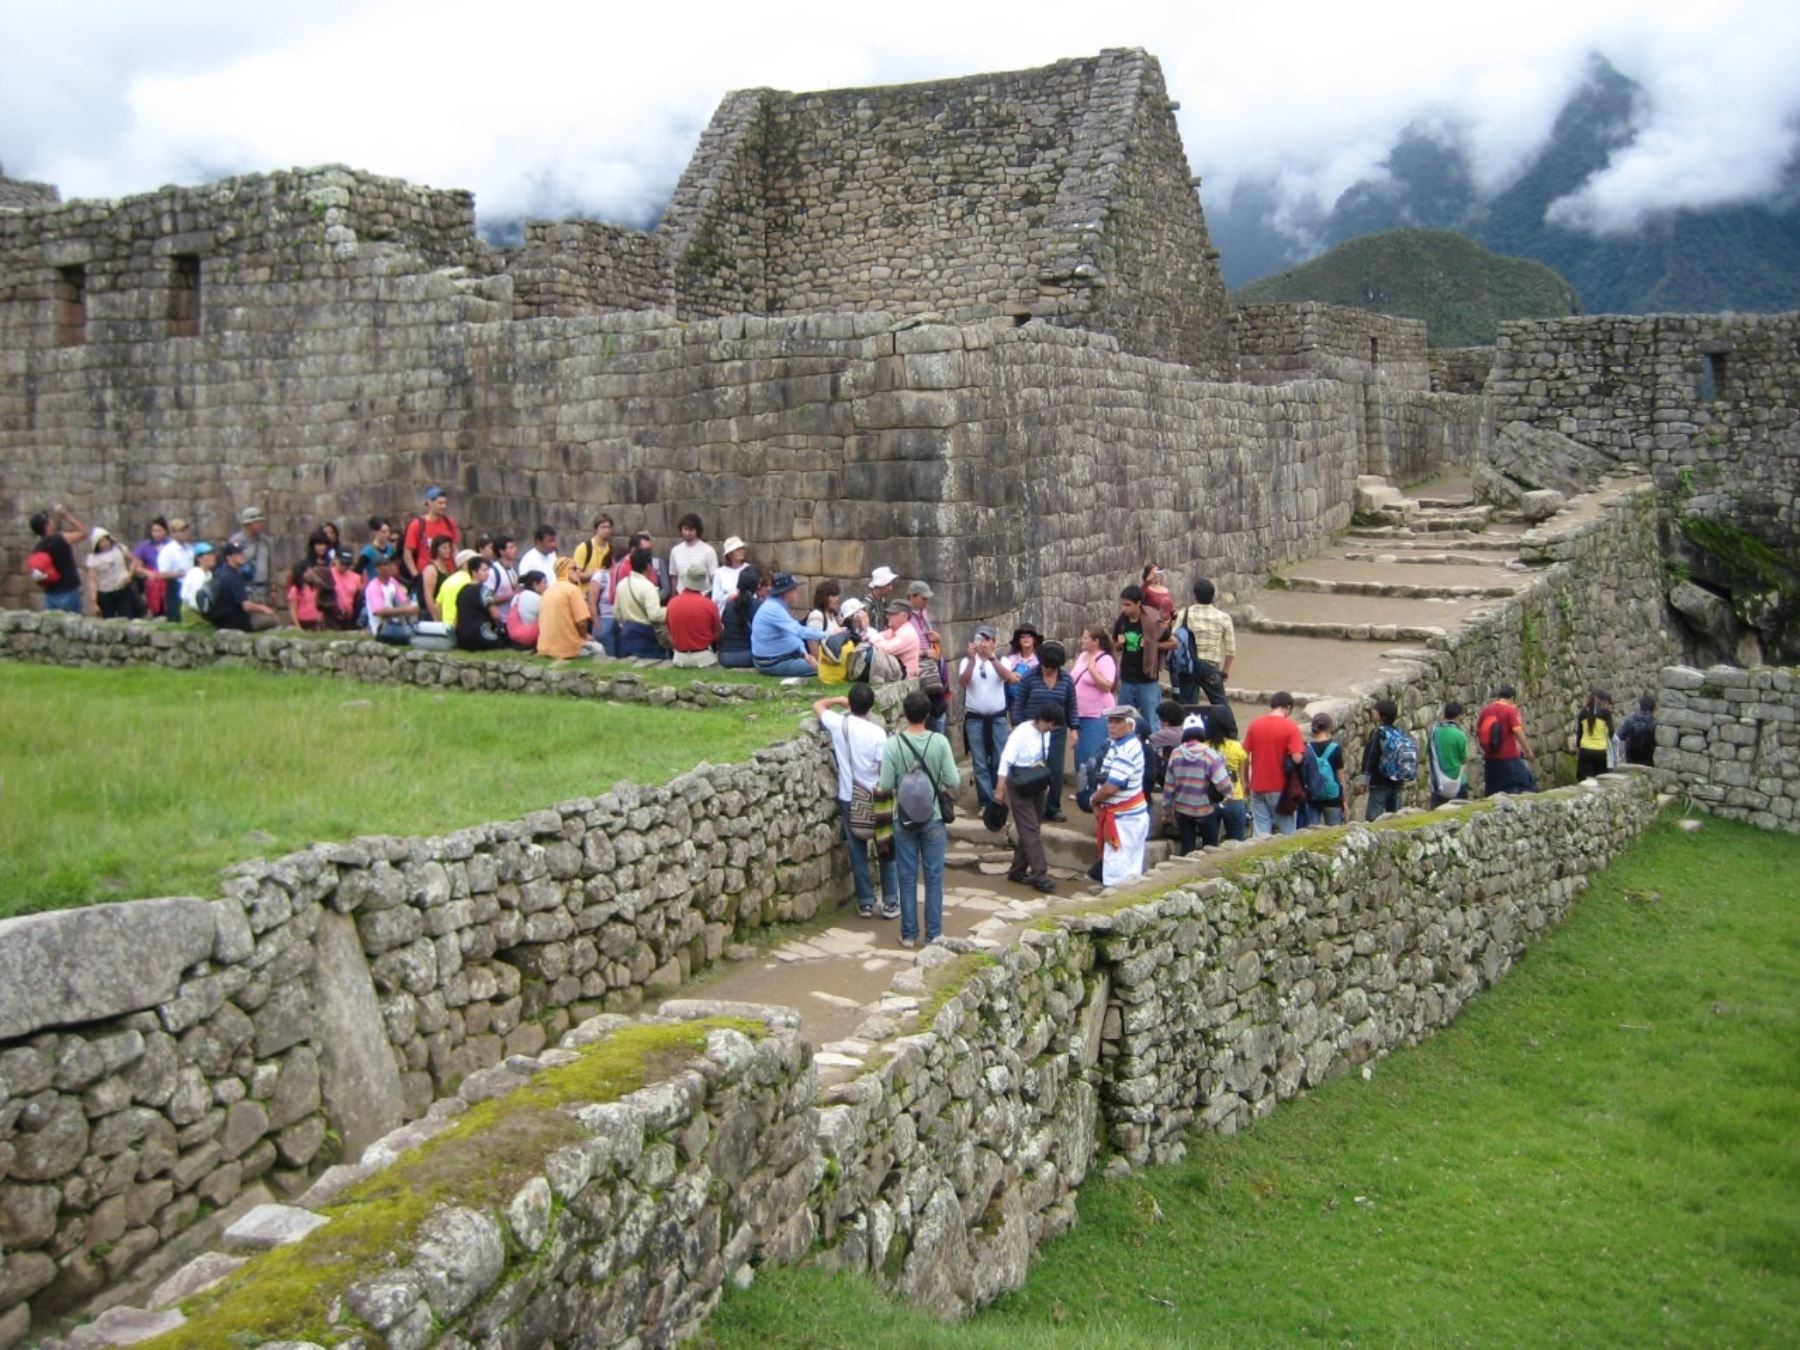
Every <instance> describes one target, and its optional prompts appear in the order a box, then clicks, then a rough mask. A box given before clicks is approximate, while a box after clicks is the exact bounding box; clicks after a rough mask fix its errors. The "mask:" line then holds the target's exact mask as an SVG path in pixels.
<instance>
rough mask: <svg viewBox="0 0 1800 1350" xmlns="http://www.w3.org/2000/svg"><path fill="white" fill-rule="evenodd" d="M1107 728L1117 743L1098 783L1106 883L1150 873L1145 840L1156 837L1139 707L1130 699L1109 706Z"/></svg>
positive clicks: (1098, 830)
mask: <svg viewBox="0 0 1800 1350" xmlns="http://www.w3.org/2000/svg"><path fill="white" fill-rule="evenodd" d="M1106 734H1107V735H1108V736H1109V737H1110V738H1111V740H1112V744H1111V745H1110V746H1108V747H1107V751H1106V758H1105V759H1103V760H1102V761H1101V762H1100V785H1099V786H1098V787H1097V788H1095V789H1094V839H1095V842H1096V844H1097V845H1098V846H1099V849H1100V883H1101V885H1103V886H1117V885H1120V884H1121V883H1123V882H1127V881H1130V880H1132V879H1133V878H1135V877H1140V876H1142V875H1143V874H1144V845H1145V844H1146V843H1147V842H1148V841H1149V838H1150V799H1149V798H1148V797H1146V796H1145V795H1144V743H1143V741H1141V740H1140V739H1138V711H1137V709H1136V708H1135V707H1133V706H1132V705H1131V704H1129V703H1119V704H1115V705H1114V706H1113V707H1111V708H1109V709H1107V713H1106Z"/></svg>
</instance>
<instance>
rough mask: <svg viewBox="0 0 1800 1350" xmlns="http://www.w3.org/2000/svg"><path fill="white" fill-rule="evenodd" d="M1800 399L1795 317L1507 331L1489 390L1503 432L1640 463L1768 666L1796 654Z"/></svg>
mask: <svg viewBox="0 0 1800 1350" xmlns="http://www.w3.org/2000/svg"><path fill="white" fill-rule="evenodd" d="M1797 391H1800V314H1792V313H1790V314H1770V315H1737V314H1712V315H1647V316H1619V315H1603V316H1598V317H1593V318H1571V319H1555V320H1519V321H1512V322H1508V323H1505V324H1502V325H1501V328H1500V337H1499V341H1498V344H1497V347H1496V351H1495V361H1494V371H1493V376H1492V378H1491V379H1490V381H1489V383H1488V392H1489V394H1490V395H1491V396H1492V398H1493V400H1494V405H1495V416H1496V419H1497V421H1498V422H1499V423H1501V424H1504V423H1507V422H1511V421H1514V420H1517V421H1523V422H1528V423H1530V424H1532V425H1533V426H1535V427H1537V428H1538V429H1539V430H1542V431H1554V432H1559V433H1561V434H1562V435H1564V436H1568V437H1570V438H1572V439H1574V440H1576V441H1579V442H1581V443H1582V444H1584V445H1588V446H1592V447H1595V448H1597V449H1599V450H1601V451H1602V452H1605V453H1606V454H1608V455H1610V456H1611V457H1613V458H1615V459H1619V460H1630V461H1633V462H1636V463H1638V464H1642V465H1645V466H1646V467H1648V468H1649V470H1650V471H1651V473H1652V474H1653V475H1654V476H1655V478H1656V483H1657V487H1658V489H1659V490H1660V491H1661V492H1662V494H1663V498H1664V500H1665V502H1666V503H1667V504H1668V507H1669V509H1670V511H1671V514H1672V515H1674V516H1675V517H1676V524H1677V525H1679V526H1680V527H1681V529H1682V533H1684V534H1685V535H1686V536H1687V539H1688V541H1689V542H1690V543H1691V544H1694V545H1697V546H1698V548H1697V549H1695V550H1690V552H1691V554H1692V555H1693V562H1694V565H1695V568H1696V570H1697V571H1699V572H1701V573H1702V574H1703V575H1704V576H1705V578H1706V579H1707V580H1708V581H1710V582H1713V583H1714V584H1716V585H1717V586H1719V587H1720V588H1722V589H1725V590H1727V591H1729V592H1730V593H1731V594H1732V595H1733V596H1734V597H1735V598H1737V599H1738V600H1739V601H1740V604H1739V609H1740V616H1741V617H1743V618H1746V619H1748V620H1749V621H1751V622H1753V623H1755V624H1756V625H1757V626H1758V627H1760V628H1762V630H1763V640H1764V645H1765V648H1766V649H1767V650H1769V651H1770V652H1771V654H1772V655H1774V657H1775V658H1776V659H1787V658H1788V657H1789V656H1791V655H1792V654H1794V653H1796V652H1800V607H1796V605H1795V602H1794V601H1793V599H1792V592H1793V586H1794V573H1793V561H1792V560H1793V559H1794V558H1796V557H1800V393H1797ZM1696 526H1697V527H1696Z"/></svg>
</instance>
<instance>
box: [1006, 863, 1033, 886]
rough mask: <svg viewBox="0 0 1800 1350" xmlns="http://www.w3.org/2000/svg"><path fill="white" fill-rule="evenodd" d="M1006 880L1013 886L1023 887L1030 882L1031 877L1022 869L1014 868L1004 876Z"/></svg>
mask: <svg viewBox="0 0 1800 1350" xmlns="http://www.w3.org/2000/svg"><path fill="white" fill-rule="evenodd" d="M1006 879H1007V880H1008V881H1010V882H1012V884H1013V885H1015V886H1023V885H1024V884H1025V883H1026V882H1028V881H1030V880H1031V875H1030V873H1028V872H1026V870H1025V869H1024V868H1023V867H1015V868H1013V870H1012V871H1010V872H1008V873H1007V874H1006Z"/></svg>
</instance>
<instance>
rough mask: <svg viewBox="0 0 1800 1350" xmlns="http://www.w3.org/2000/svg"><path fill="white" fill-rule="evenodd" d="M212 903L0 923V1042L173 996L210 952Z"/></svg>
mask: <svg viewBox="0 0 1800 1350" xmlns="http://www.w3.org/2000/svg"><path fill="white" fill-rule="evenodd" d="M215 933H216V924H215V923H214V920H213V906H212V902H211V901H207V900H201V899H197V898H194V897H191V896H169V897H166V898H163V899H158V900H133V901H129V902H127V903H124V904H118V905H93V906H90V907H88V908H86V909H65V910H58V911H57V912H55V913H53V914H27V915H25V916H24V917H23V918H18V919H6V920H0V1040H9V1039H11V1038H12V1037H14V1036H25V1035H29V1034H30V1033H31V1032H33V1031H36V1030H38V1029H39V1028H40V1027H54V1026H64V1025H67V1024H70V1023H74V1022H93V1021H99V1020H100V1019H102V1018H107V1017H118V1016H120V1015H122V1014H124V1013H131V1012H138V1011H141V1010H142V1009H144V1008H153V1007H155V1006H156V1005H157V1004H158V1003H161V1002H163V1001H164V1000H166V999H169V998H172V997H173V996H174V994H175V988H176V986H177V984H179V983H180V980H181V972H182V971H183V970H185V969H187V968H188V967H189V966H191V965H193V964H194V963H195V962H196V961H201V960H204V959H205V958H207V957H209V956H211V955H212V950H213V942H214V938H215Z"/></svg>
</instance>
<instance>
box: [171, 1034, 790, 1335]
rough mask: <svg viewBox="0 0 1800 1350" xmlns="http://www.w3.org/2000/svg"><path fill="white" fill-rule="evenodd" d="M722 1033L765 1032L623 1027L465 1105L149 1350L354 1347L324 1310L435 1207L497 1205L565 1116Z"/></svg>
mask: <svg viewBox="0 0 1800 1350" xmlns="http://www.w3.org/2000/svg"><path fill="white" fill-rule="evenodd" d="M721 1027H729V1028H731V1029H733V1030H737V1031H741V1032H743V1033H744V1034H745V1035H749V1036H762V1035H765V1034H766V1032H767V1028H766V1027H765V1026H764V1025H763V1024H762V1023H761V1022H758V1021H754V1020H751V1019H746V1018H712V1019H708V1020H706V1021H699V1022H683V1023H679V1024H676V1025H672V1026H636V1027H625V1028H622V1029H621V1030H619V1031H617V1032H615V1033H613V1034H612V1035H610V1036H608V1037H606V1038H605V1039H604V1040H601V1041H597V1042H595V1043H594V1044H593V1045H591V1046H588V1047H586V1048H585V1049H583V1050H582V1051H581V1052H580V1053H581V1057H580V1058H579V1059H578V1060H576V1061H574V1062H573V1063H571V1064H565V1065H561V1066H559V1067H557V1068H552V1069H546V1070H544V1071H543V1072H542V1073H539V1074H537V1075H535V1076H534V1077H533V1078H532V1079H531V1080H530V1081H529V1082H527V1083H526V1084H525V1085H524V1086H522V1087H520V1088H519V1089H517V1090H516V1091H514V1092H511V1093H508V1094H507V1095H506V1096H504V1097H498V1098H495V1099H493V1100H490V1101H485V1102H480V1103H478V1104H476V1105H475V1106H472V1107H470V1108H469V1110H468V1111H466V1112H465V1113H464V1114H463V1115H461V1116H459V1117H458V1118H457V1119H456V1121H455V1122H454V1123H453V1124H452V1125H451V1126H450V1128H448V1129H447V1130H444V1131H443V1132H442V1133H441V1134H438V1135H436V1136H434V1137H433V1138H431V1139H428V1140H426V1141H425V1142H424V1143H422V1144H420V1145H419V1146H418V1147H417V1148H413V1149H409V1150H408V1151H407V1152H406V1153H404V1154H402V1155H401V1157H400V1158H399V1159H398V1160H397V1161H395V1162H394V1164H393V1165H392V1166H390V1167H387V1168H384V1169H382V1170H381V1171H380V1172H378V1173H376V1174H375V1175H374V1176H372V1177H369V1178H368V1179H367V1180H365V1181H363V1182H360V1183H359V1184H357V1185H355V1186H353V1187H351V1188H350V1189H349V1190H347V1191H346V1192H344V1194H343V1196H342V1197H341V1198H339V1200H338V1201H337V1202H336V1203H335V1204H332V1205H330V1206H328V1207H326V1208H324V1209H322V1210H320V1211H319V1213H321V1214H322V1215H324V1216H325V1217H326V1218H328V1219H330V1220H331V1222H330V1223H328V1224H325V1225H323V1226H322V1227H319V1228H316V1229H314V1230H313V1231H312V1232H311V1233H309V1234H308V1235H307V1236H306V1237H304V1238H302V1239H301V1240H300V1241H299V1242H297V1243H294V1244H293V1245H291V1246H288V1247H281V1248H277V1249H276V1250H274V1251H271V1252H265V1253H263V1254H262V1255H260V1256H258V1257H256V1258H254V1259H253V1260H252V1261H250V1263H249V1264H248V1265H246V1266H245V1267H244V1268H243V1269H242V1270H241V1271H239V1272H238V1273H237V1274H235V1275H234V1276H232V1277H231V1278H230V1279H228V1280H227V1281H226V1282H225V1283H224V1284H223V1285H221V1286H220V1287H219V1288H218V1289H216V1290H213V1291H210V1292H208V1293H205V1294H201V1295H197V1296H196V1297H194V1298H192V1299H189V1300H188V1301H187V1302H185V1303H184V1304H183V1305H182V1311H183V1312H184V1313H186V1314H187V1317H188V1321H187V1323H186V1324H185V1325H184V1326H181V1327H179V1328H177V1329H176V1330H174V1331H172V1332H169V1333H167V1334H166V1335H163V1336H159V1337H157V1338H156V1339H155V1340H153V1341H150V1342H147V1343H146V1344H147V1345H148V1346H149V1347H152V1350H216V1347H218V1346H224V1345H235V1344H258V1343H260V1342H262V1341H283V1340H298V1341H313V1342H316V1343H318V1344H320V1345H332V1344H336V1343H339V1342H341V1341H344V1340H346V1339H350V1338H352V1337H354V1336H355V1335H356V1333H357V1330H358V1329H357V1328H356V1327H354V1326H353V1325H350V1321H353V1319H349V1320H347V1321H346V1322H345V1323H344V1324H336V1325H334V1324H333V1323H332V1322H331V1320H330V1315H331V1306H332V1304H333V1303H334V1302H335V1301H337V1300H338V1299H339V1298H340V1297H341V1296H342V1295H343V1293H344V1291H345V1290H346V1289H347V1288H349V1286H350V1285H351V1284H352V1283H354V1282H355V1281H356V1280H358V1279H361V1278H363V1277H364V1276H367V1275H370V1274H373V1273H375V1272H377V1271H379V1270H382V1269H384V1268H386V1267H389V1266H391V1265H393V1264H395V1263H396V1261H397V1260H398V1259H399V1258H401V1257H402V1256H403V1255H404V1252H405V1249H406V1247H407V1246H408V1244H409V1242H410V1241H411V1238H412V1236H413V1234H414V1233H415V1232H416V1231H417V1229H418V1227H419V1225H420V1224H421V1223H423V1222H424V1221H425V1219H426V1218H427V1217H428V1216H429V1215H430V1214H431V1212H432V1211H433V1210H434V1209H436V1208H438V1207H439V1206H440V1205H446V1204H456V1205H463V1206H467V1207H469V1208H473V1209H483V1208H493V1207H496V1206H498V1205H499V1204H502V1203H504V1202H505V1201H506V1200H507V1199H509V1198H510V1197H511V1196H512V1195H513V1193H514V1192H515V1191H517V1190H518V1188H519V1187H520V1186H522V1185H524V1183H525V1182H526V1181H528V1180H529V1179H530V1178H531V1177H533V1176H536V1175H538V1174H539V1173H540V1172H541V1171H542V1169H543V1165H544V1159H545V1158H547V1157H548V1156H549V1155H550V1154H551V1153H553V1152H555V1151H556V1150H557V1149H558V1148H561V1147H563V1146H565V1145H567V1144H571V1143H574V1142H576V1141H578V1140H580V1139H582V1138H584V1137H585V1134H584V1131H583V1130H582V1129H581V1127H580V1125H578V1124H577V1123H576V1122H575V1119H574V1117H573V1116H571V1115H569V1114H567V1113H566V1112H565V1111H564V1110H563V1108H564V1107H567V1106H574V1105H587V1104H589V1103H595V1102H611V1101H617V1100H618V1099H619V1098H621V1097H624V1096H626V1095H627V1094H629V1093H632V1092H635V1091H637V1090H638V1089H639V1088H641V1087H643V1086H644V1085H645V1084H646V1083H652V1082H656V1081H658V1080H659V1079H661V1078H665V1077H667V1076H669V1075H670V1074H671V1073H673V1072H675V1071H676V1070H677V1069H679V1068H680V1067H681V1066H682V1065H683V1064H686V1063H687V1062H688V1061H689V1060H690V1059H692V1058H693V1057H694V1055H695V1054H697V1053H699V1052H700V1051H701V1050H703V1049H704V1048H705V1046H706V1037H707V1034H708V1033H709V1032H711V1031H714V1030H717V1029H719V1028H721Z"/></svg>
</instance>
